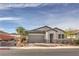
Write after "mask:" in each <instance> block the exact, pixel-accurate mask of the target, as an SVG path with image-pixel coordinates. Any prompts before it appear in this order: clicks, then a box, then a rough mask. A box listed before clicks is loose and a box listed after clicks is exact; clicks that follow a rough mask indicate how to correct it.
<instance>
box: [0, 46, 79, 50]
mask: <svg viewBox="0 0 79 59" xmlns="http://www.w3.org/2000/svg"><path fill="white" fill-rule="evenodd" d="M72 48H73V49H75V48H76V49H77V48H79V46H67V47H66V46H65V47H0V50H14V49H72Z"/></svg>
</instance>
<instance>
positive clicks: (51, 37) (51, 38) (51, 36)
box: [50, 34, 53, 43]
mask: <svg viewBox="0 0 79 59" xmlns="http://www.w3.org/2000/svg"><path fill="white" fill-rule="evenodd" d="M52 40H53V34H50V43H52Z"/></svg>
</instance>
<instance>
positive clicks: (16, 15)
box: [0, 3, 79, 32]
mask: <svg viewBox="0 0 79 59" xmlns="http://www.w3.org/2000/svg"><path fill="white" fill-rule="evenodd" d="M45 25H47V26H50V27H52V28H54V27H58V28H61V29H68V28H72V29H79V4H76V3H75V4H71V3H70V4H69V3H51V4H47V3H42V4H41V3H40V4H39V3H38V4H33V3H32V4H28V3H27V4H26V3H24V4H23V3H21V4H20V3H18V4H10V3H9V4H8V3H6V4H2V3H1V4H0V30H3V31H6V32H15V29H16V28H17V27H18V26H23V27H25V28H26V29H27V30H31V29H34V28H38V27H41V26H45Z"/></svg>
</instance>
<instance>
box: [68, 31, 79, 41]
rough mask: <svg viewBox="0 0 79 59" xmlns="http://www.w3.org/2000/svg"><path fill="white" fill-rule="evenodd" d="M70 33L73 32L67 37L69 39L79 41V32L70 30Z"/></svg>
mask: <svg viewBox="0 0 79 59" xmlns="http://www.w3.org/2000/svg"><path fill="white" fill-rule="evenodd" d="M68 32H72V33H70V35H68V36H67V38H68V39H74V40H77V39H79V30H70V31H68Z"/></svg>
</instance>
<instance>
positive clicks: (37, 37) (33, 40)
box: [29, 35, 44, 43]
mask: <svg viewBox="0 0 79 59" xmlns="http://www.w3.org/2000/svg"><path fill="white" fill-rule="evenodd" d="M29 42H30V43H43V42H44V35H30V36H29Z"/></svg>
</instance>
